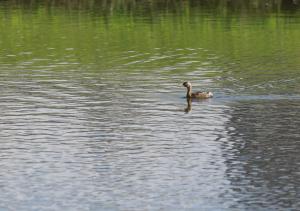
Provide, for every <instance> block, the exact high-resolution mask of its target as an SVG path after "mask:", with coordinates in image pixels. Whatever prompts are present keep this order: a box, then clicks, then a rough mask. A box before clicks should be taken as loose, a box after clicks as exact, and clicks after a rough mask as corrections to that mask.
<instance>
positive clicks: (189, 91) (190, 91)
mask: <svg viewBox="0 0 300 211" xmlns="http://www.w3.org/2000/svg"><path fill="white" fill-rule="evenodd" d="M186 89H187V92H186V98H191V97H192V87H187V88H186Z"/></svg>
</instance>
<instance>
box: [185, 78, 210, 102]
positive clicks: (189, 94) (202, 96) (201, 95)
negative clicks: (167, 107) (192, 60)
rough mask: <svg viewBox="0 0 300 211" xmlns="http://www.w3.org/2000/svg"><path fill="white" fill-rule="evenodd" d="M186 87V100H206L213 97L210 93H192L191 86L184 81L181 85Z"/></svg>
mask: <svg viewBox="0 0 300 211" xmlns="http://www.w3.org/2000/svg"><path fill="white" fill-rule="evenodd" d="M182 85H183V86H184V87H186V89H187V92H186V98H188V99H208V98H212V97H213V96H214V95H213V93H212V92H194V93H193V92H192V84H191V82H189V81H186V82H184V83H183V84H182Z"/></svg>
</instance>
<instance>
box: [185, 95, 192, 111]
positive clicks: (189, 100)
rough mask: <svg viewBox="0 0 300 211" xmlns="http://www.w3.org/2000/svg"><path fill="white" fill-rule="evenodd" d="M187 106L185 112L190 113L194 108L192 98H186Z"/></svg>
mask: <svg viewBox="0 0 300 211" xmlns="http://www.w3.org/2000/svg"><path fill="white" fill-rule="evenodd" d="M186 103H187V105H186V107H185V109H184V112H185V113H189V112H190V111H191V110H192V98H186Z"/></svg>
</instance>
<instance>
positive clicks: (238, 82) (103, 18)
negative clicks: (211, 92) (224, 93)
mask: <svg viewBox="0 0 300 211" xmlns="http://www.w3.org/2000/svg"><path fill="white" fill-rule="evenodd" d="M225 2H226V1H208V2H207V1H175V0H174V1H171V2H169V1H147V2H146V1H141V2H137V1H72V2H69V1H46V2H39V1H30V3H29V2H28V1H19V2H18V1H14V2H10V1H7V2H1V7H0V31H1V34H0V46H1V49H0V68H1V69H2V70H1V71H3V70H5V69H7V66H15V67H16V66H18V65H21V67H22V68H23V66H24V63H25V64H26V68H28V69H30V68H34V67H36V66H39V67H40V66H45V67H46V66H51V65H52V66H53V68H52V69H54V70H55V69H61V68H63V67H61V66H60V65H57V64H64V63H65V64H69V65H73V68H79V67H80V68H82V67H84V69H90V70H92V71H105V70H112V69H113V70H116V69H123V70H126V71H131V70H136V69H143V70H146V71H148V70H149V71H151V70H153V69H160V68H169V67H171V68H170V69H172V72H171V73H174V72H176V73H180V72H189V71H194V70H195V69H198V70H201V68H206V69H207V68H208V69H209V68H211V69H212V70H217V71H211V72H210V73H208V74H207V75H208V76H209V77H212V78H218V79H219V83H220V84H221V85H222V86H224V87H247V86H265V84H267V86H277V89H276V90H277V91H276V92H278V90H280V89H284V90H289V91H290V92H292V93H299V91H297V90H300V89H299V85H297V84H298V82H299V77H300V71H299V70H300V60H299V58H300V41H299V37H300V13H299V10H298V7H297V5H293V3H291V2H290V1H251V2H249V1H234V2H231V3H228V2H227V3H225ZM294 2H297V1H294ZM192 50H194V51H195V52H196V53H195V54H193V53H192V52H191V51H192ZM178 51H180V53H178ZM177 53H178V56H177ZM184 54H187V55H188V57H184V56H182V55H184ZM186 63H188V65H185V64H186ZM178 64H180V65H178ZM22 65H23V66H22ZM68 68H70V66H68ZM278 84H281V85H278Z"/></svg>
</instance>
